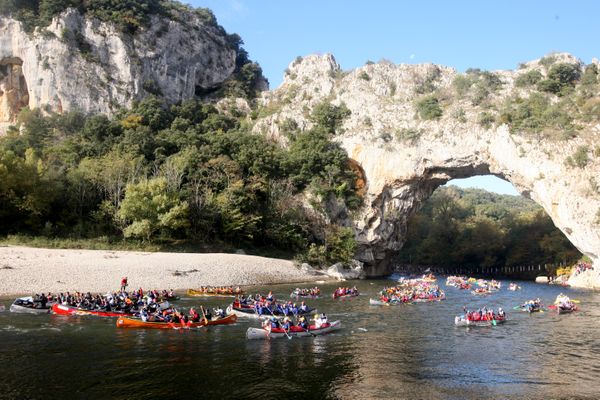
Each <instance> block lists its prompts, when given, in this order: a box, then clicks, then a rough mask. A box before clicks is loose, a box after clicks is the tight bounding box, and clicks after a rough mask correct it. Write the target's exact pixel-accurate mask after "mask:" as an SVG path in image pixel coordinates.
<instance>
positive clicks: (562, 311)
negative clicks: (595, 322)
mask: <svg viewBox="0 0 600 400" xmlns="http://www.w3.org/2000/svg"><path fill="white" fill-rule="evenodd" d="M556 311H558V313H559V314H570V313H572V312H573V311H577V307H571V308H562V307H560V306H556Z"/></svg>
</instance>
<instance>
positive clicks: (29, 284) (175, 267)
mask: <svg viewBox="0 0 600 400" xmlns="http://www.w3.org/2000/svg"><path fill="white" fill-rule="evenodd" d="M122 277H127V278H128V282H129V285H130V286H129V287H130V288H139V287H142V288H144V289H174V290H185V289H188V288H195V287H199V286H238V285H239V286H252V285H269V284H278V283H296V282H298V283H299V282H314V281H317V280H326V279H327V278H326V277H324V276H322V275H318V276H315V275H310V274H307V273H304V272H302V271H300V269H299V268H297V267H296V266H295V265H294V263H293V262H292V261H289V260H282V259H276V258H267V257H258V256H250V255H240V254H224V253H163V252H156V253H149V252H136V251H108V250H64V249H40V248H31V247H20V246H7V247H0V295H1V296H7V295H30V294H32V293H40V292H48V291H50V292H61V291H62V292H64V291H75V290H78V291H86V292H87V291H90V292H106V291H114V290H117V289H119V284H120V282H121V278H122Z"/></svg>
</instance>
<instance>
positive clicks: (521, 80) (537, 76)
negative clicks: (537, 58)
mask: <svg viewBox="0 0 600 400" xmlns="http://www.w3.org/2000/svg"><path fill="white" fill-rule="evenodd" d="M542 78H543V76H542V73H541V72H540V71H537V70H533V71H527V72H526V73H524V74H521V75H519V76H518V77H517V79H515V86H517V87H527V86H533V85H536V84H537V83H538V82H539V81H541V80H542Z"/></svg>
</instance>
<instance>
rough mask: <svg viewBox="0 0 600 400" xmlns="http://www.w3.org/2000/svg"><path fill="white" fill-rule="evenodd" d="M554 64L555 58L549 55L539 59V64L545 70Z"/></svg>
mask: <svg viewBox="0 0 600 400" xmlns="http://www.w3.org/2000/svg"><path fill="white" fill-rule="evenodd" d="M555 62H556V56H554V55H552V54H549V55H547V56H544V57H542V58H541V59H540V64H541V65H543V66H544V67H546V69H548V68H550V66H551V65H552V64H554V63H555Z"/></svg>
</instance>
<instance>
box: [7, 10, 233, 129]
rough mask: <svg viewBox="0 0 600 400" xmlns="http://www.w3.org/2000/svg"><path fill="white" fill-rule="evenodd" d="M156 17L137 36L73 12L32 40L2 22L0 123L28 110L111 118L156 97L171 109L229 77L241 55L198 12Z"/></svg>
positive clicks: (15, 23) (15, 26)
mask: <svg viewBox="0 0 600 400" xmlns="http://www.w3.org/2000/svg"><path fill="white" fill-rule="evenodd" d="M182 13H184V14H182V15H180V16H179V18H177V21H175V20H169V19H166V18H159V17H157V16H154V17H152V20H151V21H150V23H149V25H148V26H149V27H148V28H141V29H140V30H138V32H137V33H136V34H135V35H129V34H125V33H123V32H121V31H120V30H119V29H118V28H117V27H115V26H114V25H111V24H107V23H103V22H101V21H99V20H96V19H93V18H87V17H84V16H82V15H81V14H80V13H79V12H77V11H76V10H73V9H71V10H67V11H65V12H64V13H63V14H61V15H60V16H58V17H55V18H54V20H53V21H52V23H51V24H50V25H49V26H48V27H45V28H42V29H40V28H36V30H35V31H34V32H32V33H27V32H25V31H24V30H23V29H22V26H21V23H20V22H18V21H16V20H14V19H11V18H7V17H0V90H2V94H1V95H0V123H2V122H4V123H6V122H14V119H15V116H16V115H17V113H18V111H19V110H20V109H21V108H22V107H24V106H29V107H30V108H42V109H43V110H45V111H55V112H63V111H68V110H75V109H77V110H81V111H83V112H87V113H104V114H111V113H112V112H114V111H116V110H117V109H119V108H120V107H129V106H131V104H132V102H133V101H135V100H139V99H141V98H143V97H145V96H147V95H150V94H154V95H158V96H160V97H162V98H164V99H165V100H166V101H167V102H169V103H176V102H179V101H182V100H186V99H190V98H192V97H194V96H195V94H196V93H198V92H207V91H210V90H211V89H213V88H215V87H217V86H218V85H219V84H221V83H222V82H223V81H225V80H226V79H227V78H229V77H230V76H231V75H232V73H233V71H234V69H235V59H236V51H235V50H234V49H233V48H232V47H231V46H230V45H228V44H227V38H226V37H225V35H224V34H223V32H221V31H219V30H218V29H216V28H215V27H213V26H211V25H208V24H206V23H204V22H203V21H202V20H201V19H200V18H199V17H198V16H196V15H195V14H194V13H191V12H190V13H186V12H184V11H182Z"/></svg>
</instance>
